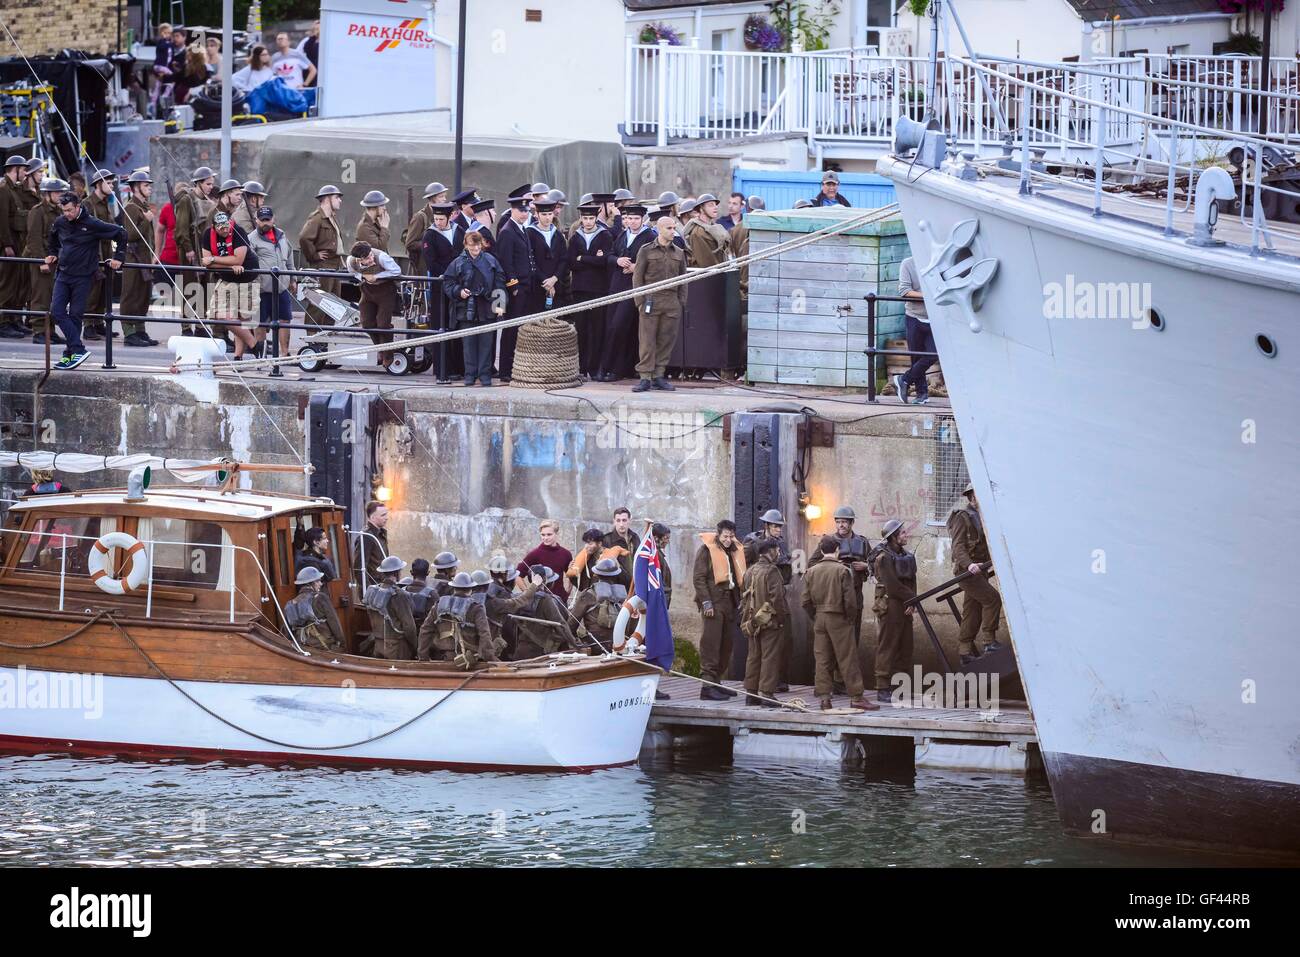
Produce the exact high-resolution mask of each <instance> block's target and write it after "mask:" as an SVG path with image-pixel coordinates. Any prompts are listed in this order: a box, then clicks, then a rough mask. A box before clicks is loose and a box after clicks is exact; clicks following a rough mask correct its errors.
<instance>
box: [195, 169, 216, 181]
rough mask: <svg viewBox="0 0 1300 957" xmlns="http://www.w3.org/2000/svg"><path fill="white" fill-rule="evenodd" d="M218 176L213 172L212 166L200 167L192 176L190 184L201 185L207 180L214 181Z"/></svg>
mask: <svg viewBox="0 0 1300 957" xmlns="http://www.w3.org/2000/svg"><path fill="white" fill-rule="evenodd" d="M216 175H217V174H216V173H214V172H212V168H211V167H210V166H200V167H199V168H198V169H196V170H195V171H194V172H193V173H191V174H190V182H191V183H201V182H203V181H204V180H205V179H212V178H213V177H214V176H216Z"/></svg>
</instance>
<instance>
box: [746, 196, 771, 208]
mask: <svg viewBox="0 0 1300 957" xmlns="http://www.w3.org/2000/svg"><path fill="white" fill-rule="evenodd" d="M745 205H746V206H748V207H749V208H750V209H751V210H759V209H767V203H765V202H763V197H762V196H751V197H749V198H748V199H747V200H745Z"/></svg>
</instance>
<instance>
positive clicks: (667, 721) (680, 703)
mask: <svg viewBox="0 0 1300 957" xmlns="http://www.w3.org/2000/svg"><path fill="white" fill-rule="evenodd" d="M724 684H726V685H727V687H729V688H732V689H735V690H736V691H738V692H739V693H738V694H737V696H736V697H734V698H731V699H729V700H727V701H704V700H701V699H700V687H701V685H700V683H699V682H698V681H694V680H692V679H690V678H675V677H670V678H665V679H662V680H661V681H660V683H659V687H660V689H661V690H662V691H665V692H667V693H668V694H669V695H671V698H670V699H669V700H667V701H656V702H655V704H654V708H653V709H652V711H651V713H650V724H649V727H648V729H647V732H646V744H645V746H646V747H649V748H656V749H661V748H668V747H672V746H673V742H674V740H677V741H678V742H679V743H680V741H682V740H683V739H685V740H699V741H707V740H712V741H713V742H714V743H721V742H725V741H726V738H728V737H729V738H730V739H731V745H732V748H733V752H734V754H735V755H737V756H741V755H753V756H763V757H771V758H795V759H812V760H840V761H844V762H853V761H865V762H867V763H869V764H870V763H888V764H898V763H906V762H908V761H910V762H911V763H912V765H913V766H914V767H926V768H939V769H949V770H971V771H991V772H1003V773H1010V774H1021V775H1023V774H1026V773H1033V772H1035V771H1036V770H1038V769H1039V768H1041V764H1042V762H1041V758H1040V756H1039V753H1038V735H1037V732H1036V731H1035V728H1034V720H1033V716H1032V715H1031V714H1030V712H1029V709H1028V708H1027V707H1026V706H1025V705H1024V704H1023V703H1020V702H1007V703H1003V704H1002V705H1001V706H1000V707H999V708H998V709H997V710H986V709H980V708H946V707H934V706H930V705H923V704H922V703H921V702H920V701H915V702H914V706H913V707H899V706H895V705H892V704H891V705H882V706H881V708H880V710H879V711H858V712H853V713H848V712H845V713H839V712H835V711H832V712H822V711H820V710H819V709H818V704H817V696H816V694H814V692H813V689H812V687H811V686H809V685H792V686H791V688H790V691H789V692H787V693H783V694H779V695H777V697H778V698H779V699H780V700H782V701H790V700H794V699H799V700H801V701H803V703H804V705H805V706H806V707H807V708H808V709H809V710H808V711H798V710H793V709H789V708H781V709H777V708H764V707H754V706H747V705H746V704H745V691H744V688H743V687H742V686H741V684H740V682H737V681H728V682H724ZM832 703H833V704H834V705H835V707H836V708H845V709H846V708H847V707H848V703H849V700H848V697H847V696H844V695H837V696H835V697H834V698H833V699H832Z"/></svg>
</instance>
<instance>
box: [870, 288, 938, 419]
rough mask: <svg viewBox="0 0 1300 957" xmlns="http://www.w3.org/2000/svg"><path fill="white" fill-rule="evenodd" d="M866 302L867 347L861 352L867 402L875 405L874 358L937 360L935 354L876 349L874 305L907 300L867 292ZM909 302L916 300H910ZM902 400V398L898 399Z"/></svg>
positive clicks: (878, 398)
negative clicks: (902, 357)
mask: <svg viewBox="0 0 1300 957" xmlns="http://www.w3.org/2000/svg"><path fill="white" fill-rule="evenodd" d="M862 298H863V299H865V300H866V301H867V347H866V348H865V349H863V350H862V352H863V354H864V355H866V357H867V401H868V402H871V403H876V402H879V401H880V397H879V395H877V390H876V356H907V357H908V358H910V359H912V360H913V361H915V360H916V359H917V358H918V357H920V356H930V357H932V358H935V359H938V358H939V353H937V352H923V351H919V350H916V349H879V348H877V347H876V337H877V332H876V326H877V321H878V316H877V311H878V310H877V309H876V303H878V302H903V303H906V302H908V301H909V300H908V299H907V298H906V297H904V296H879V295H876V293H874V292H869V293H867V294H866V295H865V296H863V297H862ZM910 301H911V302H916V301H917V300H915V299H912V300H910ZM900 398H903V397H900Z"/></svg>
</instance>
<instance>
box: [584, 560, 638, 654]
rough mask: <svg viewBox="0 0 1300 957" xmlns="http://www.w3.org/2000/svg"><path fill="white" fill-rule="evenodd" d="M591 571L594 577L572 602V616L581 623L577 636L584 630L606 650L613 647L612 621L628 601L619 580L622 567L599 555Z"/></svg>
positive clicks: (614, 561) (624, 588) (613, 621)
mask: <svg viewBox="0 0 1300 957" xmlns="http://www.w3.org/2000/svg"><path fill="white" fill-rule="evenodd" d="M591 572H592V575H593V576H594V579H595V580H594V581H593V582H592V583H591V587H590V588H586V589H584V590H582V591H580V592H578V597H577V598H575V599H574V602H573V617H574V618H576V619H577V620H578V621H579V622H580V623H581V627H580V628H579V630H578V637H579V638H582V637H583V633H584V632H585V633H586V634H587V635H589V636H591V638H592V639H593V640H595V641H596V643H597V644H599V645H600V646H601V647H602V648H604V649H606V650H609V649H612V648H613V647H614V646H613V641H614V623H615V622H617V621H618V613H619V609H621V608H622V607H623V602H625V601H627V588H626V587H624V586H623V584H622V583H620V581H619V579H620V578H621V577H622V575H623V567H622V566H621V565H619V563H618V562H617V561H616V560H614V559H613V558H602V559H601V560H600V561H598V562H596V564H595V565H593V566H592V569H591ZM593 650H594V649H593Z"/></svg>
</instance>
